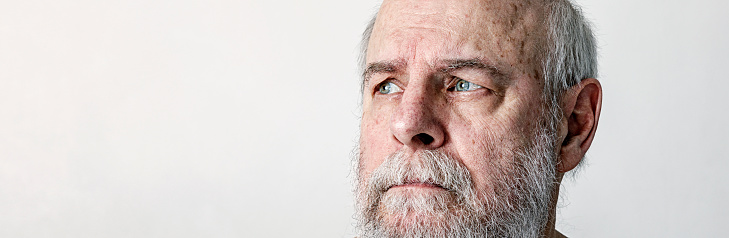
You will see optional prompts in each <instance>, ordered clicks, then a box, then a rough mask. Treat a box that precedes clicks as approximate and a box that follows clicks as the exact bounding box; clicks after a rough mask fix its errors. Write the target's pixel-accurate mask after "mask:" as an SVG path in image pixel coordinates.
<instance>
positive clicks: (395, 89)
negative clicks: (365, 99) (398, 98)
mask: <svg viewBox="0 0 729 238" xmlns="http://www.w3.org/2000/svg"><path fill="white" fill-rule="evenodd" d="M394 81H395V80H394V79H392V78H390V79H386V80H385V81H382V82H381V83H378V84H377V86H376V87H375V88H374V90H373V91H374V94H380V95H387V94H393V93H399V92H402V91H404V90H403V89H402V87H400V85H397V84H396V83H395V82H394ZM386 84H390V85H391V89H390V90H392V91H391V92H388V93H382V92H380V89H381V88H382V86H384V85H386Z"/></svg>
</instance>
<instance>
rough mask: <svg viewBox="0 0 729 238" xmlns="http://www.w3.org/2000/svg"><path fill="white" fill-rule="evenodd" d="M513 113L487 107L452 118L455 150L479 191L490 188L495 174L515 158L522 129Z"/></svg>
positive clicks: (451, 131)
mask: <svg viewBox="0 0 729 238" xmlns="http://www.w3.org/2000/svg"><path fill="white" fill-rule="evenodd" d="M472 108H474V107H472ZM481 108H486V107H481ZM511 112H514V111H511ZM513 116H516V115H512V114H502V113H488V110H485V109H484V110H483V111H478V110H470V111H461V113H460V115H459V116H458V118H451V119H452V122H453V123H451V124H450V125H449V126H450V128H449V131H450V135H451V139H452V142H453V146H454V149H455V151H456V153H457V155H458V158H460V159H461V161H462V162H463V163H464V164H465V165H466V167H467V168H468V170H469V172H471V176H472V177H473V180H474V183H475V185H476V187H477V189H478V190H480V191H489V190H490V188H491V187H493V186H492V183H493V182H494V181H491V180H492V175H493V174H499V173H502V172H501V171H503V168H507V167H508V166H509V164H510V163H511V162H512V161H513V159H514V157H513V156H512V151H514V150H515V149H516V148H517V146H518V144H519V143H518V141H519V140H518V138H517V137H518V136H517V135H519V134H520V133H522V132H520V131H519V129H518V128H519V127H520V125H519V124H518V123H517V121H516V120H513V119H512V118H514V117H513Z"/></svg>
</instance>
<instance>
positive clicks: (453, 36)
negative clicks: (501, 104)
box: [367, 0, 546, 78]
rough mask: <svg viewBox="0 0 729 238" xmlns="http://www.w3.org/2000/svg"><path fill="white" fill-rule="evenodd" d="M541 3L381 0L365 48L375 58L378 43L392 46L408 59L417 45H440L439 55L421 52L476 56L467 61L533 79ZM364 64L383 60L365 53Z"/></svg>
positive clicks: (520, 0)
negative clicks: (483, 62)
mask: <svg viewBox="0 0 729 238" xmlns="http://www.w3.org/2000/svg"><path fill="white" fill-rule="evenodd" d="M544 5H545V3H544V1H526V0H470V1H469V0H466V1H417V0H386V1H385V2H384V3H383V4H382V7H381V9H380V12H379V13H378V19H377V21H376V23H375V28H374V31H373V36H372V38H371V41H370V47H369V48H370V49H372V50H373V51H375V52H372V53H374V54H375V55H378V54H379V53H382V52H376V51H377V49H376V48H377V46H378V45H379V46H384V47H393V49H390V50H395V51H398V53H397V54H398V55H399V57H401V58H404V59H408V58H412V57H414V55H415V54H416V53H417V52H414V50H415V48H419V46H418V45H419V44H420V45H422V44H440V47H436V48H435V49H438V50H439V51H441V52H427V53H430V54H433V56H437V55H439V54H448V53H454V52H455V54H461V53H463V52H472V53H477V54H480V55H471V56H470V57H476V56H477V57H485V58H488V59H490V60H491V61H494V62H497V63H498V64H499V66H500V67H502V68H513V70H514V71H519V72H523V73H524V74H527V75H529V76H531V77H534V78H536V77H537V76H538V74H539V71H541V67H540V62H541V60H540V59H541V58H540V57H541V51H542V50H541V48H542V43H543V39H545V33H546V31H545V28H543V27H544V20H543V19H544V15H545V13H544ZM428 37H430V38H428ZM386 43H390V44H395V45H396V46H393V45H389V46H386V45H387V44H386ZM379 50H383V49H379ZM390 53H391V52H390ZM405 56H408V57H405ZM455 56H457V55H451V57H455ZM461 56H462V55H461ZM388 57H393V55H389V56H388ZM367 60H368V62H369V61H371V60H385V59H383V58H378V59H370V54H369V52H368V56H367ZM388 60H394V58H391V59H388Z"/></svg>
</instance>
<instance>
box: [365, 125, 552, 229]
mask: <svg viewBox="0 0 729 238" xmlns="http://www.w3.org/2000/svg"><path fill="white" fill-rule="evenodd" d="M550 131H553V130H548V129H540V130H537V133H536V135H535V137H534V138H533V139H534V140H533V144H530V145H525V146H523V147H522V148H519V149H518V150H517V151H515V152H514V154H513V160H512V161H511V164H510V165H508V166H498V165H494V171H493V172H492V173H491V174H489V181H490V182H491V183H492V186H493V191H492V192H490V193H483V192H481V193H479V191H476V189H475V187H474V185H473V179H472V177H471V175H470V172H469V171H468V169H467V168H466V167H465V165H463V163H462V162H461V161H459V160H457V159H454V158H452V157H450V156H448V155H447V154H444V153H442V152H440V151H437V150H429V151H423V152H421V153H418V154H416V157H414V158H410V159H405V158H404V156H403V154H402V153H394V154H392V155H391V156H389V157H388V158H387V159H386V160H385V161H384V162H383V163H382V164H381V165H380V166H379V167H378V168H376V169H375V171H373V172H372V174H371V175H370V178H369V181H366V183H363V181H362V178H359V168H356V171H357V174H358V178H357V186H356V187H357V189H356V197H357V202H356V203H357V215H356V218H357V228H358V231H359V237H361V238H379V237H383V238H384V237H488V236H491V237H541V236H542V232H543V230H544V229H545V227H546V224H547V222H548V221H549V216H550V212H551V206H552V204H553V201H552V199H553V198H552V191H553V190H554V187H555V186H558V185H557V184H558V181H557V180H556V171H555V169H556V161H555V155H554V153H555V152H554V148H555V147H554V146H555V145H554V141H555V140H554V139H553V138H554V137H553V136H554V134H553V133H550ZM357 154H358V155H360V158H359V159H361V153H357ZM359 159H358V160H357V161H356V163H359ZM412 179H416V180H417V181H430V182H432V183H434V184H438V185H440V186H442V187H443V188H445V189H446V190H448V192H447V193H436V194H421V193H419V194H416V195H413V194H409V193H408V194H406V195H402V193H395V194H391V193H387V189H388V188H389V187H390V186H392V185H397V184H403V183H404V182H405V181H408V180H411V181H412ZM479 195H480V196H479Z"/></svg>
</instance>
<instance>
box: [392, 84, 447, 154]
mask: <svg viewBox="0 0 729 238" xmlns="http://www.w3.org/2000/svg"><path fill="white" fill-rule="evenodd" d="M436 104H437V101H436V99H435V96H434V95H429V93H428V90H426V89H415V88H412V87H410V88H408V89H407V90H405V91H404V92H403V95H402V98H401V100H400V103H399V105H398V107H397V109H396V111H395V112H394V114H393V116H392V117H391V122H390V131H391V133H392V134H393V135H394V136H395V138H397V140H398V141H400V143H402V144H403V145H405V146H407V147H410V148H411V149H412V150H418V149H426V150H431V149H436V148H438V147H441V146H442V145H443V143H444V141H445V130H444V128H443V125H442V123H441V121H440V120H439V119H438V115H436V112H437V111H436V110H437V105H436Z"/></svg>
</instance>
